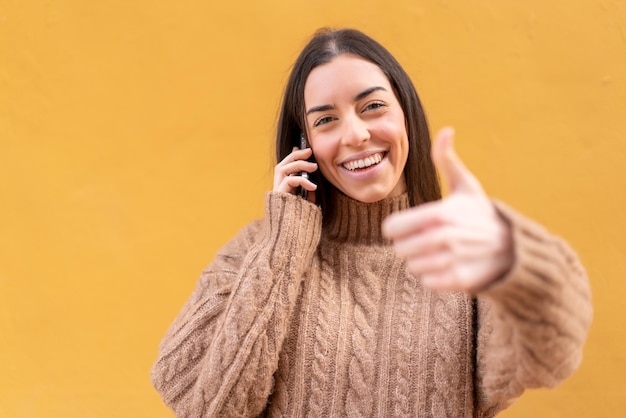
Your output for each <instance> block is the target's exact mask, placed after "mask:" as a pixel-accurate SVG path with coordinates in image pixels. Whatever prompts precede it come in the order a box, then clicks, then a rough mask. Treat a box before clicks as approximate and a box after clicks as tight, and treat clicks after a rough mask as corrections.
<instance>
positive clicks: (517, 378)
mask: <svg viewBox="0 0 626 418" xmlns="http://www.w3.org/2000/svg"><path fill="white" fill-rule="evenodd" d="M495 205H496V209H497V211H498V213H499V215H500V216H502V217H503V218H504V219H506V220H507V221H508V223H509V224H510V225H511V231H512V238H513V248H514V254H515V257H514V259H515V261H514V263H513V266H512V268H511V270H510V271H509V272H508V273H507V274H506V276H505V277H503V278H501V279H499V280H498V281H496V282H495V283H493V284H491V285H490V286H488V287H487V288H486V289H485V290H483V291H482V292H480V293H479V295H478V323H479V328H478V341H477V342H478V347H477V373H476V376H477V384H478V397H479V399H477V401H478V405H479V409H481V410H482V414H480V415H479V416H491V414H492V413H495V412H497V411H498V410H502V409H504V408H505V407H506V406H508V405H509V404H510V403H511V402H512V401H513V400H514V399H515V398H517V397H519V396H520V395H521V394H522V392H523V391H524V390H525V389H526V388H536V387H554V386H556V385H557V384H558V383H560V382H561V381H563V380H564V379H565V378H567V377H568V376H570V375H571V374H572V373H573V372H574V371H575V370H576V369H577V368H578V366H579V364H580V362H581V359H582V349H583V345H584V342H585V340H586V337H587V332H588V329H589V326H590V323H591V317H592V308H591V296H590V289H589V282H588V279H587V274H586V273H585V270H584V268H583V267H582V265H581V264H580V262H579V260H578V258H577V257H576V255H575V254H574V252H573V251H572V250H571V248H570V247H569V246H568V245H567V244H566V243H565V242H564V241H562V240H561V239H559V238H557V237H555V236H553V235H551V234H550V233H549V232H547V231H546V230H545V229H544V228H543V227H541V226H540V225H537V224H536V223H534V222H532V221H530V220H528V219H526V218H525V217H523V216H522V215H520V214H518V213H516V212H515V211H513V210H512V209H510V208H508V207H507V206H505V205H504V204H502V203H500V202H495ZM483 414H484V415H483Z"/></svg>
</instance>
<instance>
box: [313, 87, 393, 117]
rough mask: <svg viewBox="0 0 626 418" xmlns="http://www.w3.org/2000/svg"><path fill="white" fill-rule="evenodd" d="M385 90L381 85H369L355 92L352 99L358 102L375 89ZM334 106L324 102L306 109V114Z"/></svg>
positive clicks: (323, 110)
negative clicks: (357, 92)
mask: <svg viewBox="0 0 626 418" xmlns="http://www.w3.org/2000/svg"><path fill="white" fill-rule="evenodd" d="M379 90H382V91H387V89H386V88H384V87H381V86H374V87H370V88H368V89H365V90H363V91H362V92H360V93H359V94H357V95H356V96H354V101H355V102H358V101H359V100H361V99H364V98H365V97H367V96H369V95H370V94H372V93H374V92H375V91H379ZM334 108H335V106H333V105H329V104H325V105H321V106H314V107H312V108H310V109H309V110H307V111H306V115H307V116H308V115H310V114H311V113H315V112H325V111H327V110H331V109H334Z"/></svg>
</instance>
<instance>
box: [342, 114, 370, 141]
mask: <svg viewBox="0 0 626 418" xmlns="http://www.w3.org/2000/svg"><path fill="white" fill-rule="evenodd" d="M369 139H370V132H369V130H368V129H367V123H366V122H365V121H364V120H363V119H361V118H359V117H358V116H357V115H352V116H351V117H347V118H344V128H343V132H342V136H341V142H342V143H343V144H344V145H351V146H358V145H361V144H362V143H363V142H365V141H367V140H369Z"/></svg>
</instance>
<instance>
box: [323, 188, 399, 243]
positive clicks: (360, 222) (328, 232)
mask: <svg viewBox="0 0 626 418" xmlns="http://www.w3.org/2000/svg"><path fill="white" fill-rule="evenodd" d="M334 198H335V199H336V200H335V212H334V213H333V214H332V218H331V219H330V220H329V221H328V222H326V225H325V226H324V235H325V236H326V237H327V238H328V239H330V240H332V241H339V242H348V243H353V244H366V245H383V244H388V243H389V240H387V239H386V238H385V237H383V235H382V232H381V225H382V222H383V220H384V219H385V218H386V217H387V216H389V215H390V214H391V213H393V212H398V211H400V210H403V209H408V208H409V195H408V193H403V194H401V195H400V196H397V197H392V198H388V199H383V200H381V201H378V202H374V203H363V202H359V201H358V200H354V199H352V198H350V197H348V196H346V195H344V194H342V193H337V194H336V195H335V196H334Z"/></svg>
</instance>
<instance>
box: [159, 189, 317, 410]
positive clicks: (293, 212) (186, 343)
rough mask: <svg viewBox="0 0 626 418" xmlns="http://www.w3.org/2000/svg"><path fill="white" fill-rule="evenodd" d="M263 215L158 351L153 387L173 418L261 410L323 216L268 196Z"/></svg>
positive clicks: (223, 258) (204, 280) (232, 246)
mask: <svg viewBox="0 0 626 418" xmlns="http://www.w3.org/2000/svg"><path fill="white" fill-rule="evenodd" d="M265 215H266V216H265V218H264V219H263V221H262V222H260V223H257V224H253V225H251V226H250V227H248V228H246V229H244V230H243V231H242V232H241V233H240V234H239V235H238V236H237V237H236V238H235V239H233V240H232V241H231V242H230V243H229V244H228V245H227V246H226V247H224V248H223V249H222V250H221V251H220V252H219V253H218V254H217V256H216V258H215V260H214V261H213V263H212V264H211V265H210V266H209V267H208V268H207V269H206V270H205V271H204V272H203V273H202V276H201V278H200V280H199V282H198V284H197V287H196V289H195V291H194V292H193V294H192V295H191V297H190V298H189V300H188V302H187V303H186V304H185V306H184V307H183V309H182V311H181V312H180V314H179V316H178V317H177V318H176V320H175V321H174V323H173V324H172V325H171V326H170V328H169V330H168V332H167V334H166V336H165V337H164V339H163V341H162V343H161V345H160V350H159V351H160V352H159V357H158V359H157V361H156V363H155V365H154V366H153V369H152V381H153V384H154V386H155V388H156V389H157V390H158V391H159V392H160V394H161V396H162V397H163V400H164V401H165V403H166V404H168V405H169V406H170V407H171V408H172V409H173V410H174V411H175V412H176V414H177V416H180V417H205V416H221V415H228V416H254V415H258V414H259V413H261V412H262V410H263V408H264V407H265V404H266V402H267V398H268V396H269V394H270V392H271V390H272V386H273V374H274V371H275V370H276V368H277V366H278V355H279V353H280V349H281V346H282V343H283V341H284V338H285V335H286V332H287V329H288V325H289V324H288V322H289V318H290V315H291V312H292V310H293V307H294V305H295V301H296V298H297V296H298V293H299V291H300V283H301V281H302V276H303V274H304V272H305V271H306V269H307V267H308V265H309V264H310V261H311V259H312V257H313V254H314V252H315V250H316V248H317V245H318V242H319V238H320V233H321V213H320V211H319V209H318V208H317V207H315V206H314V205H312V204H310V203H306V202H304V201H303V200H302V199H300V198H299V197H296V196H293V195H290V194H287V193H269V194H268V197H267V200H266V214H265Z"/></svg>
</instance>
